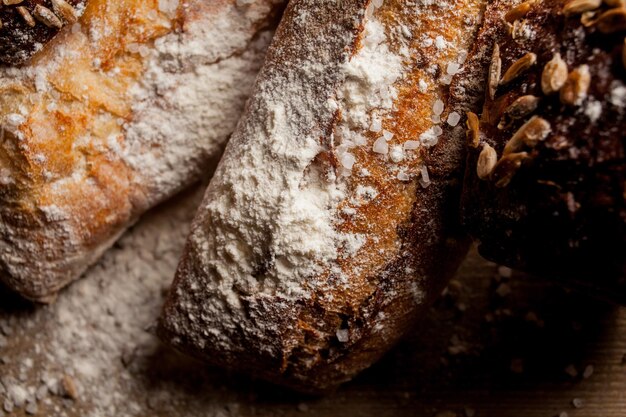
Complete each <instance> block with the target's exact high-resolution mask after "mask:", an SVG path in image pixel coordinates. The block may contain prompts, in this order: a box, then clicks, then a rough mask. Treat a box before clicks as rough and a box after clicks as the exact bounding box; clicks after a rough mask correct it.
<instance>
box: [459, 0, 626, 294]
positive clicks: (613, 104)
mask: <svg viewBox="0 0 626 417" xmlns="http://www.w3.org/2000/svg"><path fill="white" fill-rule="evenodd" d="M593 3H594V2H589V1H578V0H577V1H575V2H565V1H563V0H550V1H542V2H534V3H532V2H531V3H529V5H530V7H528V10H527V12H526V13H525V14H524V16H523V17H520V18H518V19H514V20H511V21H510V22H506V20H505V18H506V13H507V12H508V11H510V10H511V9H512V8H513V7H514V6H515V4H514V2H512V1H496V2H495V3H494V4H493V5H492V6H491V7H490V8H489V9H488V11H487V14H486V20H485V24H484V28H483V29H482V32H481V35H480V36H479V39H478V41H477V46H476V48H477V50H487V51H492V50H493V47H494V44H496V45H498V46H499V57H500V59H501V61H502V74H503V75H504V74H505V72H506V71H507V70H508V71H509V72H510V74H512V75H513V76H514V77H513V78H514V79H513V80H512V81H511V82H510V83H502V81H501V82H500V83H499V85H498V86H497V90H496V94H495V96H494V97H493V98H491V97H489V95H488V94H487V95H486V96H485V97H486V98H485V104H484V107H483V109H482V111H481V112H479V113H481V120H480V128H479V129H480V142H479V143H477V144H476V143H475V144H470V146H469V148H470V151H469V156H468V164H467V172H466V183H465V190H464V196H463V218H464V223H465V224H466V226H467V227H468V229H469V231H470V232H471V234H472V235H473V236H474V237H475V238H477V239H478V240H479V242H480V251H481V253H482V254H483V255H484V256H486V257H488V258H489V259H492V260H494V261H496V262H499V263H503V264H506V265H509V266H511V267H514V268H519V269H524V270H527V271H531V272H534V273H538V274H541V275H544V276H549V277H563V278H568V279H573V280H575V281H578V285H582V286H585V287H586V286H591V287H593V286H595V287H597V289H599V290H600V291H601V292H603V293H604V294H605V295H609V296H610V297H612V298H616V297H617V298H620V299H621V300H625V299H626V282H625V281H624V279H625V278H626V194H625V193H624V190H626V188H625V187H626V136H625V135H624V132H625V131H626V107H625V106H626V101H625V99H624V97H626V95H625V94H626V87H625V82H626V68H625V66H624V63H623V62H622V59H621V54H622V53H623V50H622V48H623V43H624V37H625V36H626V23H624V21H623V20H622V21H621V20H620V18H619V17H617V18H615V19H613V18H612V17H611V16H614V15H617V16H621V15H622V14H623V13H624V10H626V9H622V8H614V7H611V6H608V5H605V4H604V5H600V6H597V5H594V4H593ZM583 11H584V12H585V13H584V14H581V12H583ZM609 19H610V22H611V23H609ZM620 22H621V23H620ZM489 55H490V53H486V54H485V53H483V54H482V55H480V54H478V53H476V54H475V57H474V58H472V60H471V63H470V66H473V67H474V68H476V69H475V71H481V69H482V71H483V74H486V69H487V67H488V65H489V62H487V61H488V60H486V59H485V57H486V56H489ZM491 61H493V60H491ZM511 68H512V69H511ZM459 78H463V76H461V77H459ZM479 79H480V78H479ZM482 80H483V84H484V85H489V83H490V82H489V80H488V79H486V78H485V77H483V78H482ZM487 145H489V146H492V147H493V148H494V149H495V150H496V151H497V155H498V162H497V164H495V165H494V166H492V167H491V172H490V175H489V177H487V178H485V179H480V178H479V177H478V175H477V163H478V159H479V155H480V154H481V153H482V152H483V150H484V148H485V146H487Z"/></svg>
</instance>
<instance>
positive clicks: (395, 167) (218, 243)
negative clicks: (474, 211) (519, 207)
mask: <svg viewBox="0 0 626 417" xmlns="http://www.w3.org/2000/svg"><path fill="white" fill-rule="evenodd" d="M483 3H484V2H483V1H480V0H456V1H455V0H445V1H439V2H436V3H435V2H407V1H404V0H388V1H385V2H383V1H372V2H370V1H366V0H347V1H342V2H334V1H313V0H292V1H291V2H290V4H289V6H288V8H287V11H286V13H285V15H284V18H283V21H282V22H281V24H280V26H279V29H278V32H277V34H276V36H275V39H274V41H273V45H272V47H271V48H270V52H269V54H268V58H267V61H266V63H265V66H264V68H263V69H262V71H261V73H260V76H259V78H258V81H257V85H256V87H255V90H254V93H253V96H252V98H251V101H250V102H249V103H248V105H247V110H246V112H245V114H244V116H243V119H242V120H241V122H240V124H239V126H238V128H237V130H236V132H235V133H234V135H233V137H232V139H231V141H230V143H229V145H228V147H227V150H226V152H225V155H224V156H223V158H222V161H221V162H220V166H219V168H218V170H217V172H216V174H215V176H214V177H213V179H212V181H211V183H210V185H209V188H208V190H207V192H206V195H205V198H204V202H203V203H202V205H201V207H200V209H199V212H198V214H197V217H196V219H195V220H194V223H193V226H192V231H191V234H190V237H189V240H188V243H187V246H186V250H185V253H184V256H183V258H182V260H181V263H180V266H179V269H178V272H177V274H176V278H175V282H174V284H173V287H172V289H171V291H170V294H169V297H168V299H167V302H166V305H165V308H164V311H163V314H162V316H161V320H160V325H159V333H160V335H161V337H162V338H163V339H164V340H165V341H166V342H168V343H170V344H171V345H173V346H174V347H176V348H178V349H180V350H182V351H185V352H188V353H190V354H192V355H195V356H197V357H200V358H202V359H204V360H206V361H208V362H210V363H213V364H217V365H220V366H225V367H228V368H231V369H235V370H238V371H242V372H246V373H249V374H252V375H255V376H257V377H261V378H265V379H267V380H270V381H273V382H275V383H279V384H283V385H286V386H288V387H290V388H293V389H296V390H300V391H305V392H323V391H326V390H330V389H333V388H334V387H336V386H337V385H339V384H341V383H342V382H345V381H347V380H349V379H351V378H352V377H353V376H354V375H355V374H356V373H358V372H359V371H360V370H362V369H364V368H366V367H368V366H369V365H371V364H372V363H373V362H374V361H376V360H377V359H378V358H379V357H380V356H381V355H383V354H384V353H385V351H387V350H388V349H389V348H390V347H391V346H393V345H394V344H395V343H396V341H398V339H399V338H400V337H401V336H402V335H403V334H404V333H405V332H406V331H407V329H409V328H411V326H412V325H413V324H414V322H415V321H416V320H417V319H418V318H419V316H420V315H422V314H424V310H425V308H426V307H427V306H428V305H429V302H430V301H431V300H432V299H433V298H434V297H435V296H437V295H438V294H439V293H440V292H441V290H442V289H443V287H444V286H445V284H446V282H447V280H448V278H449V277H450V275H451V274H452V273H453V272H454V271H455V270H456V268H457V266H458V265H459V262H460V261H461V259H462V258H463V256H464V254H465V253H466V250H467V239H466V237H465V235H464V234H463V232H461V231H460V230H459V227H458V224H457V221H456V219H457V218H458V214H457V213H458V198H459V193H460V177H461V174H462V166H463V157H464V156H463V141H461V140H459V141H452V140H447V141H441V140H438V139H439V137H440V134H441V130H442V128H441V126H442V125H447V124H449V125H450V126H455V129H457V130H458V131H459V132H460V133H461V134H460V135H459V137H461V138H462V134H463V132H464V128H463V127H462V126H461V125H458V124H457V123H458V121H459V119H460V115H459V114H450V115H447V112H445V110H444V107H445V103H446V101H447V100H448V96H449V93H448V91H449V84H450V81H451V78H452V74H453V73H455V72H456V71H459V70H460V68H461V65H462V62H463V60H464V58H465V56H466V55H467V48H468V47H469V45H470V43H471V41H472V39H473V35H474V30H475V28H477V25H478V23H479V21H480V16H481V12H482V9H483ZM443 115H446V118H445V119H442V116H443Z"/></svg>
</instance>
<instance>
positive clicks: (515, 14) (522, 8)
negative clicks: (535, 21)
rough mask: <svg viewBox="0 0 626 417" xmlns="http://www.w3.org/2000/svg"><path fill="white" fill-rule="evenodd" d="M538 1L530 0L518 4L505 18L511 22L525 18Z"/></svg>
mask: <svg viewBox="0 0 626 417" xmlns="http://www.w3.org/2000/svg"><path fill="white" fill-rule="evenodd" d="M535 3H537V0H529V1H526V2H524V3H522V4H520V5H518V6H515V7H513V8H512V9H511V10H509V11H508V12H507V13H506V14H505V15H504V20H506V21H507V22H509V23H512V22H515V21H516V20H518V19H521V18H523V17H524V16H526V15H527V14H528V12H530V10H531V9H532V8H533V6H534V5H535Z"/></svg>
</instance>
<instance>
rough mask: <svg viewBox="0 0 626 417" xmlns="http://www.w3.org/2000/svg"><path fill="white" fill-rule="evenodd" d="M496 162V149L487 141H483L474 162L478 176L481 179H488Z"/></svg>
mask: <svg viewBox="0 0 626 417" xmlns="http://www.w3.org/2000/svg"><path fill="white" fill-rule="evenodd" d="M497 162H498V154H497V152H496V150H495V149H494V148H493V147H492V146H491V145H489V144H488V143H485V144H484V145H483V149H482V150H481V151H480V155H478V163H477V164H476V174H477V175H478V178H480V179H481V180H486V179H488V178H489V176H490V175H491V172H492V171H493V168H494V167H495V166H496V163H497Z"/></svg>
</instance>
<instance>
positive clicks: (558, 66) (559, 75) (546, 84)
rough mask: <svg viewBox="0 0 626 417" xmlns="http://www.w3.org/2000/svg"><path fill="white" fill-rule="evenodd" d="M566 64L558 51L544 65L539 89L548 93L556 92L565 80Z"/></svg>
mask: <svg viewBox="0 0 626 417" xmlns="http://www.w3.org/2000/svg"><path fill="white" fill-rule="evenodd" d="M567 75H568V73H567V64H566V63H565V61H564V60H563V58H561V54H559V53H558V52H557V53H556V54H554V57H553V58H552V59H551V60H550V61H549V62H548V63H547V64H546V65H545V67H544V68H543V72H542V74H541V91H543V93H544V94H546V95H550V94H553V93H556V92H558V91H559V90H560V89H561V87H563V85H564V84H565V81H567Z"/></svg>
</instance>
